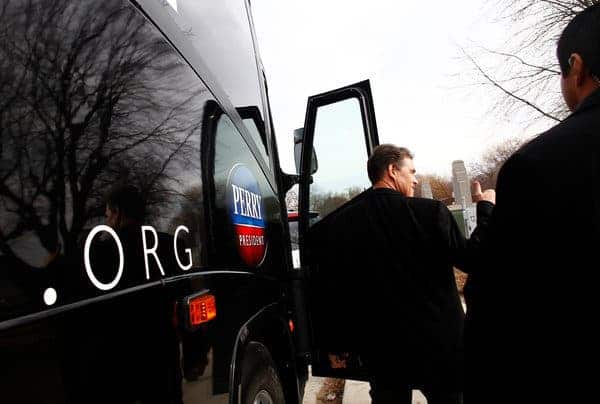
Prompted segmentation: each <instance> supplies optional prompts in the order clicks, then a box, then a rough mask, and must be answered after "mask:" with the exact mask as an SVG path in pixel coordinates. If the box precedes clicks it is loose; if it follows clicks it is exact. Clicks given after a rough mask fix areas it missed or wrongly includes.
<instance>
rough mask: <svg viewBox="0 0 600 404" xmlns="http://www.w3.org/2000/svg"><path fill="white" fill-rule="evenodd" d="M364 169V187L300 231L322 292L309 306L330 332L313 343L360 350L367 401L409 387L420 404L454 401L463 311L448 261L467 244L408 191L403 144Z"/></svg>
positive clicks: (448, 221)
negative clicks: (305, 234)
mask: <svg viewBox="0 0 600 404" xmlns="http://www.w3.org/2000/svg"><path fill="white" fill-rule="evenodd" d="M368 173H369V178H370V180H371V182H372V184H373V187H372V188H369V189H368V190H366V191H364V192H362V193H361V194H359V195H358V196H357V197H355V198H354V199H352V200H351V201H349V202H347V203H346V204H345V205H342V206H341V207H340V208H338V209H337V210H336V211H334V212H332V213H331V214H330V215H328V216H327V217H325V218H324V219H323V220H321V221H320V222H318V223H317V224H315V225H314V226H313V227H312V229H311V232H310V233H309V245H311V250H312V251H315V252H316V254H317V255H318V256H317V257H313V258H315V259H314V260H313V261H314V262H318V263H319V265H320V270H319V271H320V275H319V276H320V278H319V282H320V286H321V287H323V288H324V290H327V291H329V292H328V293H329V294H328V296H329V299H328V301H327V302H325V303H324V304H322V305H320V306H319V307H320V309H319V312H320V313H321V314H322V315H323V318H325V321H324V322H323V324H324V326H325V327H327V328H328V329H329V330H332V331H331V332H329V333H325V334H326V335H327V336H328V337H326V338H325V341H322V343H323V345H324V346H328V347H332V351H331V352H335V351H336V350H337V353H339V350H340V349H345V350H347V352H358V353H359V354H360V358H361V360H362V361H363V362H364V364H365V365H366V368H367V370H368V372H369V377H370V383H371V397H372V400H373V401H372V402H373V403H410V402H411V390H412V389H420V390H421V391H422V392H423V393H424V394H425V395H426V397H427V400H428V403H429V404H439V403H459V402H461V401H460V400H461V394H460V392H461V391H462V390H461V389H462V372H463V332H462V331H463V319H464V312H463V309H462V306H461V302H460V298H459V295H458V290H457V286H456V281H455V278H454V272H453V265H456V266H458V267H461V268H465V267H468V266H469V261H468V255H467V254H466V253H467V251H468V249H469V248H471V247H470V245H469V242H468V241H467V240H465V238H464V236H463V235H462V233H461V232H460V230H459V227H458V225H457V224H456V222H455V220H454V218H453V216H452V214H451V213H450V211H449V210H448V208H447V207H446V206H445V205H444V204H442V203H441V202H439V201H436V200H432V199H424V198H414V197H413V195H414V188H415V186H416V185H417V180H416V177H415V168H414V164H413V159H412V155H411V153H410V152H409V151H408V150H407V149H405V148H401V147H396V146H393V145H380V146H378V147H376V148H375V150H374V151H373V154H372V155H371V157H370V158H369V161H368ZM486 198H487V200H491V201H493V194H492V195H490V194H489V191H488V193H486V194H485V196H484V199H486ZM484 207H485V206H483V207H482V208H484ZM488 208H489V209H488V212H489V210H491V204H490V206H489V207H488ZM484 213H485V212H483V211H481V212H480V214H481V215H483V214H484ZM319 247H321V248H319ZM321 329H322V328H321ZM333 359H337V363H333V362H336V361H335V360H334V361H333V362H332V366H333V367H341V366H343V359H342V360H341V362H342V363H340V358H339V357H337V358H336V357H334V358H333Z"/></svg>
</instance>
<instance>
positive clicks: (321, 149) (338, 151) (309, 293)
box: [295, 80, 379, 380]
mask: <svg viewBox="0 0 600 404" xmlns="http://www.w3.org/2000/svg"><path fill="white" fill-rule="evenodd" d="M378 144H379V138H378V135H377V126H376V122H375V111H374V108H373V99H372V95H371V88H370V85H369V81H368V80H366V81H362V82H359V83H356V84H352V85H349V86H346V87H343V88H340V89H337V90H333V91H329V92H326V93H323V94H319V95H315V96H311V97H309V99H308V105H307V111H306V118H305V122H304V128H303V130H296V132H295V147H296V150H295V153H296V163H297V171H298V174H299V176H300V178H299V180H300V184H299V223H298V227H299V247H300V260H301V270H303V271H305V274H306V281H307V282H306V285H307V288H306V293H305V297H306V304H305V307H306V310H307V317H308V327H307V328H308V331H309V335H308V337H307V340H308V341H309V343H308V345H309V350H310V359H311V363H312V373H313V375H317V376H329V377H338V378H349V379H357V380H365V378H366V374H365V370H364V368H363V367H362V364H361V360H360V357H359V355H357V354H356V353H354V352H347V353H348V354H349V355H348V357H347V359H346V361H345V362H346V366H345V367H344V368H332V366H331V365H330V361H329V359H328V354H329V352H331V351H333V352H338V353H340V352H342V351H343V350H345V349H346V347H345V344H346V342H347V341H344V340H343V339H344V338H340V339H334V340H332V339H331V331H332V327H333V328H335V327H336V324H337V323H338V322H339V321H342V319H343V318H345V319H348V316H349V312H348V311H347V310H351V308H350V307H340V310H341V311H344V312H343V313H341V312H340V313H339V314H340V315H339V316H337V315H336V314H335V313H336V312H335V311H334V313H333V314H332V313H331V310H323V309H324V308H332V307H334V306H331V304H333V303H335V302H332V301H331V292H332V291H333V290H334V288H335V283H336V280H338V279H339V280H343V268H337V267H336V265H321V264H322V263H321V262H318V261H319V258H318V257H319V256H320V255H319V254H316V253H315V250H316V249H320V250H321V252H323V251H325V252H326V248H327V243H326V241H325V242H321V241H316V242H315V236H314V234H315V233H318V232H319V230H318V229H319V226H320V227H321V228H323V227H324V226H326V224H327V220H328V217H329V216H330V215H332V213H335V210H336V209H338V208H339V207H340V206H342V205H343V204H344V203H346V202H347V201H349V200H350V199H352V198H353V197H354V196H356V195H358V194H359V193H361V192H362V191H364V190H365V189H367V188H369V187H370V186H371V184H370V182H369V178H368V175H367V159H368V157H369V155H370V154H371V152H372V150H373V148H375V146H377V145H378ZM314 212H316V213H317V216H316V217H315V213H314ZM323 249H325V250H323ZM329 262H331V261H329ZM325 266H327V267H325ZM357 303H360V302H357ZM350 316H351V315H350ZM352 326H354V323H352ZM360 326H361V325H360V319H356V327H360ZM333 331H335V330H333Z"/></svg>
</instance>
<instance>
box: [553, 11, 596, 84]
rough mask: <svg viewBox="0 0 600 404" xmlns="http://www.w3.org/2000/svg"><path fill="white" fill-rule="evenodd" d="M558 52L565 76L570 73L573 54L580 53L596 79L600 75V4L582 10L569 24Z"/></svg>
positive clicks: (561, 38) (560, 41)
mask: <svg viewBox="0 0 600 404" xmlns="http://www.w3.org/2000/svg"><path fill="white" fill-rule="evenodd" d="M556 53H557V57H558V63H559V64H560V70H561V73H562V75H563V76H566V75H567V74H568V73H569V70H570V67H571V66H570V61H569V59H570V57H571V55H572V54H574V53H578V54H579V55H580V56H581V58H582V59H583V62H584V64H585V66H586V67H587V69H588V70H589V73H590V74H591V75H592V76H594V77H596V79H597V78H599V77H600V4H595V5H593V6H590V7H588V8H586V9H585V10H583V11H581V12H580V13H579V14H577V15H576V16H575V17H574V18H573V19H572V20H571V21H570V22H569V24H567V26H566V27H565V29H564V30H563V32H562V34H561V35H560V38H559V39H558V46H557V49H556Z"/></svg>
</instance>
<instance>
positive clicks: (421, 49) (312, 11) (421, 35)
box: [252, 0, 558, 176]
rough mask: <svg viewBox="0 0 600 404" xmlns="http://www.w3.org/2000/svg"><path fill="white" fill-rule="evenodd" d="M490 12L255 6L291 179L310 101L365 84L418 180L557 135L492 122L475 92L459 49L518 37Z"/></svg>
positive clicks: (328, 4)
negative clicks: (521, 140) (409, 154)
mask: <svg viewBox="0 0 600 404" xmlns="http://www.w3.org/2000/svg"><path fill="white" fill-rule="evenodd" d="M482 3H484V2H482V1H481V0H479V1H475V0H461V1H456V2H447V1H430V2H424V1H422V0H419V1H417V0H402V1H394V0H389V1H388V0H385V1H384V0H371V1H369V2H364V1H352V0H303V1H301V2H296V1H287V0H252V12H253V16H254V23H255V28H256V32H257V37H258V44H259V50H260V53H261V57H262V60H263V64H264V66H265V69H266V74H267V80H268V83H269V93H270V101H271V109H272V112H273V121H274V124H275V129H276V131H277V140H278V144H279V153H280V156H281V160H282V166H283V167H284V170H286V171H288V172H293V171H294V163H293V153H292V148H293V143H292V136H293V135H292V132H293V130H294V129H295V128H298V127H302V126H303V124H304V113H305V109H306V100H307V98H308V97H309V96H310V95H313V94H317V93H321V92H324V91H328V90H331V89H334V88H337V87H341V86H345V85H348V84H351V83H354V82H357V81H361V80H364V79H369V80H370V81H371V87H372V90H373V98H374V102H375V112H376V116H377V126H378V130H379V138H380V141H381V142H382V143H384V142H391V143H395V144H397V145H401V146H406V147H408V148H409V149H411V150H412V151H413V152H414V153H415V165H416V168H417V171H418V172H420V173H436V174H440V175H446V176H449V175H450V172H451V162H452V161H453V160H459V159H461V160H464V161H465V162H467V163H468V162H471V161H474V160H477V158H478V157H479V156H480V155H481V154H482V152H483V151H484V150H485V149H486V148H488V147H489V146H490V145H493V144H495V143H497V142H499V141H500V140H502V139H506V138H510V137H530V136H532V135H533V134H535V133H537V132H539V131H540V130H542V129H545V128H547V127H549V126H550V125H551V123H550V122H540V123H538V124H536V125H535V126H531V125H530V126H529V127H527V125H524V123H523V122H524V119H516V118H514V119H512V118H511V119H508V118H506V117H502V116H501V115H500V114H495V113H490V109H491V107H492V105H493V102H494V98H495V97H496V96H497V95H498V94H497V93H496V92H494V91H492V89H491V88H490V89H486V90H483V89H482V88H473V87H472V86H469V85H470V84H472V83H473V76H472V74H471V73H468V74H467V72H468V70H469V69H470V66H469V65H468V64H467V62H466V61H465V60H464V59H463V58H461V55H460V51H459V48H458V46H457V44H460V45H462V46H467V47H468V46H474V44H481V45H485V46H487V47H490V48H495V49H501V47H502V44H503V43H504V42H505V41H506V40H507V39H508V36H509V35H510V34H511V27H510V26H509V25H508V22H506V21H500V22H499V21H498V19H497V18H495V16H494V10H493V9H490V7H489V3H488V6H487V7H486V8H485V9H484V7H483V6H482ZM494 20H495V21H494ZM557 89H558V82H557Z"/></svg>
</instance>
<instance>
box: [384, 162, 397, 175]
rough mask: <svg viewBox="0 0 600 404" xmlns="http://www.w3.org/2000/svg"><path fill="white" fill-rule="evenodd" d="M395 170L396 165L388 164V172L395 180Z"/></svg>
mask: <svg viewBox="0 0 600 404" xmlns="http://www.w3.org/2000/svg"><path fill="white" fill-rule="evenodd" d="M394 168H396V166H395V165H394V164H388V166H387V169H386V172H387V175H388V176H389V177H390V178H394Z"/></svg>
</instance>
